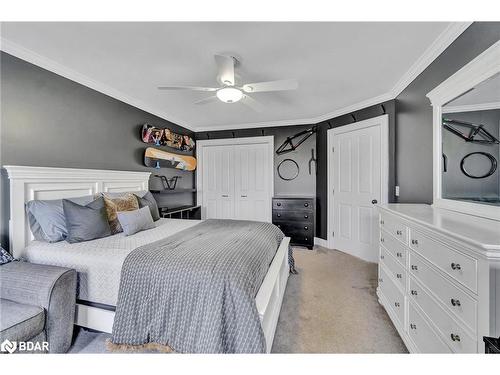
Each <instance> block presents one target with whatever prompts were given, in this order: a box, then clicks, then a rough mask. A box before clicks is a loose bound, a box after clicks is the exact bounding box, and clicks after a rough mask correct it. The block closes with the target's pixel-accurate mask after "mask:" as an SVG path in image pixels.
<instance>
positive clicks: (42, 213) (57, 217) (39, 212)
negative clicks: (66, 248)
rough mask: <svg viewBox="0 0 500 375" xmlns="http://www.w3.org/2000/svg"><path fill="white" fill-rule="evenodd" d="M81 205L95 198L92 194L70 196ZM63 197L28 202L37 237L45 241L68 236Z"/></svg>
mask: <svg viewBox="0 0 500 375" xmlns="http://www.w3.org/2000/svg"><path fill="white" fill-rule="evenodd" d="M69 200H70V201H72V202H74V203H78V204H81V205H85V204H88V203H90V202H92V201H93V200H94V197H93V196H92V195H86V196H83V197H77V198H70V199H69ZM62 201H63V200H62V199H54V200H33V201H29V202H28V203H26V212H27V214H28V223H29V226H30V229H31V232H32V233H33V236H34V237H35V239H37V240H39V241H45V242H58V241H62V240H64V239H65V238H66V236H67V234H68V231H67V229H66V221H65V219H64V211H63V205H62Z"/></svg>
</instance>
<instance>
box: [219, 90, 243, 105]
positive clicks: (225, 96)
mask: <svg viewBox="0 0 500 375" xmlns="http://www.w3.org/2000/svg"><path fill="white" fill-rule="evenodd" d="M216 95H217V97H218V98H219V100H220V101H222V102H224V103H236V102H238V101H240V100H241V98H243V93H242V92H241V90H238V89H237V88H234V87H224V88H222V89H220V90H217V93H216Z"/></svg>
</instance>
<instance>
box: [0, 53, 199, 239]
mask: <svg viewBox="0 0 500 375" xmlns="http://www.w3.org/2000/svg"><path fill="white" fill-rule="evenodd" d="M0 65H1V86H0V89H1V102H0V103H1V123H0V124H1V129H0V139H1V140H0V150H1V154H0V161H1V163H2V164H1V165H9V164H15V165H34V166H46V167H69V168H95V169H115V170H131V171H133V170H138V171H140V170H151V169H149V168H146V167H144V166H143V164H142V159H143V152H144V149H145V148H146V147H147V145H146V144H144V143H142V141H141V140H140V137H139V134H140V128H141V124H143V123H145V122H148V123H151V124H154V125H157V126H161V127H169V128H171V129H173V130H174V131H178V132H182V133H187V134H191V135H192V133H191V132H189V131H188V130H186V129H184V128H181V127H179V126H177V125H175V124H172V123H170V122H168V121H166V120H164V119H161V118H159V117H156V116H154V115H152V114H150V113H147V112H144V111H142V110H140V109H138V108H135V107H132V106H130V105H128V104H125V103H123V102H120V101H118V100H116V99H113V98H111V97H109V96H106V95H104V94H101V93H98V92H96V91H94V90H92V89H90V88H88V87H85V86H82V85H80V84H78V83H75V82H73V81H70V80H68V79H66V78H63V77H61V76H58V75H56V74H54V73H51V72H48V71H46V70H44V69H42V68H39V67H37V66H34V65H32V64H30V63H27V62H25V61H23V60H20V59H17V58H15V57H13V56H11V55H8V54H6V53H3V52H2V53H1V55H0ZM153 172H155V173H157V171H155V170H153ZM160 174H164V175H167V176H173V175H181V176H182V179H181V181H180V182H179V187H190V188H191V187H193V186H194V174H193V173H192V172H182V171H177V170H173V169H161V170H160ZM158 183H159V181H158V179H156V178H155V179H152V180H151V188H155V187H157V186H158ZM165 199H169V200H167V201H166V202H165V201H163V200H165ZM161 201H162V202H163V203H165V204H168V205H182V204H191V203H193V195H192V194H189V193H188V194H181V195H176V196H169V197H168V198H164V197H162V198H161ZM8 202H9V200H8V179H7V178H6V174H5V171H3V173H2V192H1V201H0V207H1V212H0V214H1V219H2V221H1V243H2V245H3V246H7V242H8V240H7V237H8V217H9V211H8V210H9V207H8Z"/></svg>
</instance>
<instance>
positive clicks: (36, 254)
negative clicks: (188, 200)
mask: <svg viewBox="0 0 500 375" xmlns="http://www.w3.org/2000/svg"><path fill="white" fill-rule="evenodd" d="M198 223H200V221H199V220H180V219H160V220H158V221H157V222H156V223H155V224H156V227H155V228H152V229H149V230H145V231H142V232H139V233H136V234H134V235H132V236H125V234H124V233H118V234H115V235H113V236H109V237H105V238H100V239H97V240H93V241H87V242H79V243H75V244H69V243H68V242H66V241H60V242H56V243H48V242H42V241H32V242H31V243H30V244H29V245H28V247H27V248H26V251H25V254H24V258H25V259H26V260H27V261H29V262H31V263H39V264H49V265H54V266H61V267H68V268H73V269H75V270H76V271H77V272H78V290H77V298H78V299H79V300H83V301H88V302H93V303H100V304H105V305H110V306H116V301H117V299H118V288H119V286H120V275H121V269H122V265H123V262H124V260H125V258H126V257H127V255H128V254H129V253H130V252H131V251H132V250H134V249H136V248H138V247H140V246H142V245H146V244H148V243H152V242H155V241H158V240H161V239H163V238H166V237H169V236H171V235H173V234H175V233H177V232H180V231H182V230H184V229H188V228H191V227H192V226H194V225H196V224H198Z"/></svg>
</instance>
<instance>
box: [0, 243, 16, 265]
mask: <svg viewBox="0 0 500 375" xmlns="http://www.w3.org/2000/svg"><path fill="white" fill-rule="evenodd" d="M13 260H14V258H13V257H12V255H10V253H9V252H8V251H7V250H4V248H3V247H1V246H0V265H2V264H5V263H9V262H12V261H13Z"/></svg>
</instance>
